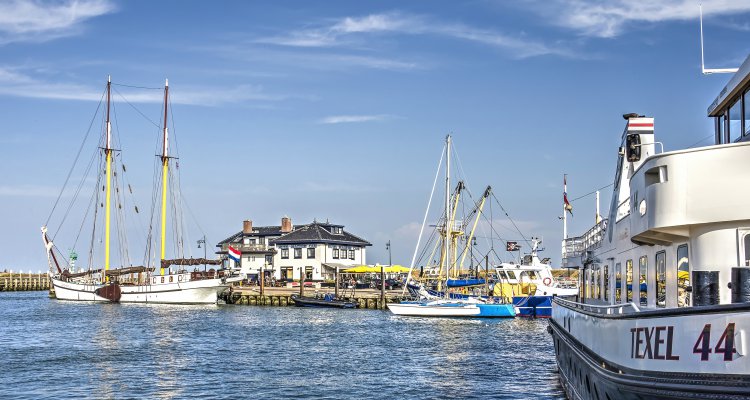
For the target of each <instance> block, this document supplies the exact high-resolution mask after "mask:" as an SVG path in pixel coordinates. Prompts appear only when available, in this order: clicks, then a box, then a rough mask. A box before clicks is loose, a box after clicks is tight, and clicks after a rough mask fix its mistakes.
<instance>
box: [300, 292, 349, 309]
mask: <svg viewBox="0 0 750 400" xmlns="http://www.w3.org/2000/svg"><path fill="white" fill-rule="evenodd" d="M290 298H291V299H292V301H293V302H294V305H295V306H297V307H312V308H357V303H355V302H353V301H347V300H342V299H337V298H336V296H335V295H333V294H332V293H326V294H325V295H323V297H310V296H299V295H296V294H293V295H291V296H290Z"/></svg>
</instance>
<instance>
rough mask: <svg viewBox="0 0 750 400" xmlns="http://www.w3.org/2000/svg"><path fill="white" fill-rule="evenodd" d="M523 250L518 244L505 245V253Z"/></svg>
mask: <svg viewBox="0 0 750 400" xmlns="http://www.w3.org/2000/svg"><path fill="white" fill-rule="evenodd" d="M519 250H521V246H519V245H518V242H507V243H506V245H505V251H519Z"/></svg>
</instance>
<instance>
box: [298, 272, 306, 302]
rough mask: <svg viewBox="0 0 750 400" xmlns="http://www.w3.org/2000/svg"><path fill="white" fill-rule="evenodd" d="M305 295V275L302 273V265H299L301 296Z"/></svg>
mask: <svg viewBox="0 0 750 400" xmlns="http://www.w3.org/2000/svg"><path fill="white" fill-rule="evenodd" d="M304 295H305V276H304V275H303V274H302V267H299V297H302V296H304Z"/></svg>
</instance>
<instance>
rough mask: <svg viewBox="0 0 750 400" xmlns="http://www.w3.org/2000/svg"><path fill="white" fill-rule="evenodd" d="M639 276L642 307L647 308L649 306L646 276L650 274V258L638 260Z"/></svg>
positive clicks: (643, 257)
mask: <svg viewBox="0 0 750 400" xmlns="http://www.w3.org/2000/svg"><path fill="white" fill-rule="evenodd" d="M638 274H639V275H640V277H639V278H638V288H639V289H640V291H639V293H640V296H639V297H640V298H641V303H640V304H641V305H642V306H645V305H647V304H648V282H646V276H647V274H648V258H647V257H646V256H642V257H641V258H640V260H638Z"/></svg>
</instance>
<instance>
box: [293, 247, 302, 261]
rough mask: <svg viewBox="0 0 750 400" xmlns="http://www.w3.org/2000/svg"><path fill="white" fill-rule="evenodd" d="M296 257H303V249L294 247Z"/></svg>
mask: <svg viewBox="0 0 750 400" xmlns="http://www.w3.org/2000/svg"><path fill="white" fill-rule="evenodd" d="M294 258H296V259H300V258H302V249H294Z"/></svg>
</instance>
